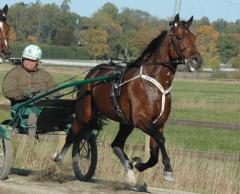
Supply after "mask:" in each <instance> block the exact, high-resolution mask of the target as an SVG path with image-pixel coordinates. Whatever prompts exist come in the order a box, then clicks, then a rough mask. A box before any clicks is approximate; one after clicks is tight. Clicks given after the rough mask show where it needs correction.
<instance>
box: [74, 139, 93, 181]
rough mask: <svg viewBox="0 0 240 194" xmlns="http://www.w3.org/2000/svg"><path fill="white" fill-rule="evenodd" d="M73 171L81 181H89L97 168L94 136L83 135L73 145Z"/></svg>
mask: <svg viewBox="0 0 240 194" xmlns="http://www.w3.org/2000/svg"><path fill="white" fill-rule="evenodd" d="M72 159H73V162H72V164H73V170H74V173H75V176H76V178H77V179H78V180H80V181H89V180H90V179H91V178H92V176H93V175H94V173H95V170H96V166H97V145H96V138H95V136H94V134H88V135H82V136H81V137H79V138H78V139H77V140H76V141H75V142H74V144H73V150H72Z"/></svg>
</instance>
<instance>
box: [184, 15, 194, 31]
mask: <svg viewBox="0 0 240 194" xmlns="http://www.w3.org/2000/svg"><path fill="white" fill-rule="evenodd" d="M192 22H193V16H192V17H191V18H190V19H189V20H188V21H187V22H186V24H185V25H186V26H187V27H188V28H189V27H190V26H191V25H192Z"/></svg>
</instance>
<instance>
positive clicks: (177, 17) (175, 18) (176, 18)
mask: <svg viewBox="0 0 240 194" xmlns="http://www.w3.org/2000/svg"><path fill="white" fill-rule="evenodd" d="M179 21H180V19H179V13H178V14H177V15H175V17H174V21H173V22H174V23H179Z"/></svg>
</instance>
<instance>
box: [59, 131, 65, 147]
mask: <svg viewBox="0 0 240 194" xmlns="http://www.w3.org/2000/svg"><path fill="white" fill-rule="evenodd" d="M65 139H66V133H65V132H64V131H59V132H58V145H57V150H61V149H62V147H63V145H64V143H65Z"/></svg>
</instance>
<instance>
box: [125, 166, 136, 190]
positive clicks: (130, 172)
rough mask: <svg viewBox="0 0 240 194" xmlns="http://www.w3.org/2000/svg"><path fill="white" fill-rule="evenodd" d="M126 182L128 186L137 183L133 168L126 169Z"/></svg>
mask: <svg viewBox="0 0 240 194" xmlns="http://www.w3.org/2000/svg"><path fill="white" fill-rule="evenodd" d="M127 183H128V185H129V186H132V187H135V186H136V184H137V180H136V177H135V175H134V172H133V170H127Z"/></svg>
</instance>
